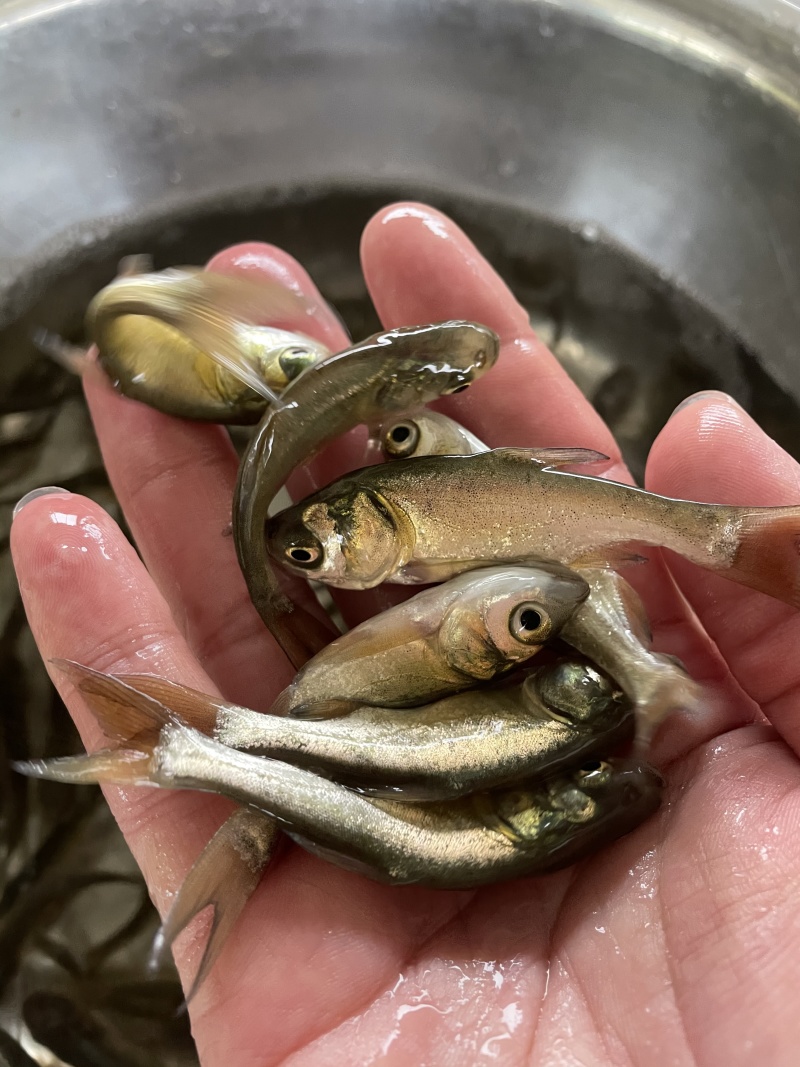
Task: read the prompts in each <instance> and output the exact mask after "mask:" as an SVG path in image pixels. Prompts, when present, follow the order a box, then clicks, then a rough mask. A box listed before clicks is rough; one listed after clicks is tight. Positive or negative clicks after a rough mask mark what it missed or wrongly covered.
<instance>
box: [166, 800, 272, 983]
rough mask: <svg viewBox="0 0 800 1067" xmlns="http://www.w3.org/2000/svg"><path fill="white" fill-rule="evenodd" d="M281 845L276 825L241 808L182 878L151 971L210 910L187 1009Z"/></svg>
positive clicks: (257, 813) (257, 814) (258, 814)
mask: <svg viewBox="0 0 800 1067" xmlns="http://www.w3.org/2000/svg"><path fill="white" fill-rule="evenodd" d="M279 840H280V832H279V829H278V825H277V823H275V822H274V821H273V820H272V819H270V818H269V817H268V816H267V815H263V814H262V813H261V812H257V811H252V810H251V809H249V808H239V810H238V811H235V812H234V813H233V815H231V816H230V818H228V819H227V820H226V821H225V822H224V823H223V824H222V826H221V827H220V828H219V830H217V832H216V833H215V834H214V836H213V837H212V838H211V840H210V841H209V842H208V844H207V845H206V847H205V848H204V849H203V851H202V852H201V853H200V855H199V856H198V857H197V859H196V860H195V862H194V864H193V866H192V868H191V870H190V871H189V873H188V874H187V875H186V878H185V880H184V882H183V885H182V886H181V887H180V889H179V890H178V895H177V897H176V898H175V903H174V904H173V905H172V907H171V908H170V911H169V914H168V915H167V917H166V919H165V920H164V923H163V925H162V927H161V929H160V930H159V932H158V934H157V935H156V938H155V941H154V943H153V949H152V952H151V956H150V968H151V970H155V969H156V968H157V967H158V965H159V964H160V962H161V960H162V959H163V957H164V954H165V953H166V952H167V951H168V950H169V948H170V947H171V946H172V944H173V942H174V941H175V939H176V937H178V935H179V934H180V933H181V931H182V930H185V929H186V927H187V926H188V925H189V923H190V922H191V921H192V919H194V918H195V916H196V915H199V914H200V912H201V911H204V910H205V909H206V908H208V907H210V908H212V909H213V919H212V923H211V929H210V931H209V935H208V941H207V942H206V946H205V948H204V949H203V954H202V957H201V959H200V964H199V966H198V968H197V971H196V972H195V976H194V978H193V980H192V984H191V987H190V989H189V992H188V994H187V996H186V1001H187V1003H190V1002H191V1000H192V998H193V997H194V995H195V994H196V993H197V990H198V989H199V988H200V986H201V985H202V984H203V981H204V979H205V978H206V976H207V975H208V973H209V971H210V970H211V968H212V967H213V966H214V963H215V962H216V960H217V957H218V956H219V954H220V952H221V950H222V946H223V945H224V944H225V941H226V940H227V938H228V935H229V934H230V932H231V930H232V929H233V927H234V926H235V924H236V922H237V920H238V918H239V916H240V915H241V913H242V911H243V910H244V906H245V904H246V903H247V901H248V900H249V899H250V897H251V896H252V895H253V893H254V892H255V889H256V887H257V885H258V883H259V880H260V878H261V875H262V873H263V871H264V868H265V867H266V866H267V864H268V863H269V861H270V860H271V858H272V856H273V855H274V853H275V850H276V847H277V844H278V842H279Z"/></svg>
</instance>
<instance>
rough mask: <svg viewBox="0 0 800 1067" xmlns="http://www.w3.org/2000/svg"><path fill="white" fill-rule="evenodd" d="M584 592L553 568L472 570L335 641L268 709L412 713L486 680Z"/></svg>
mask: <svg viewBox="0 0 800 1067" xmlns="http://www.w3.org/2000/svg"><path fill="white" fill-rule="evenodd" d="M588 591H589V587H588V585H587V584H586V582H585V581H584V579H583V578H581V577H580V576H578V575H577V574H576V573H575V572H574V571H571V570H569V569H568V568H567V567H563V566H561V565H560V564H552V563H543V564H541V565H540V566H534V565H532V566H530V567H487V568H486V569H485V570H480V571H472V572H470V573H469V574H465V575H462V576H460V577H458V578H454V579H453V580H452V581H450V582H447V583H445V584H444V585H440V586H437V587H436V588H434V589H427V590H425V591H424V592H422V593H419V594H417V596H415V597H412V598H411V599H410V600H407V601H405V603H403V604H398V605H397V606H395V607H393V608H390V609H389V610H388V611H385V612H383V613H382V614H380V615H377V616H375V617H374V618H372V619H369V620H367V621H366V622H363V623H361V625H360V626H356V627H355V628H354V629H352V630H350V631H348V633H346V634H344V635H343V636H342V637H339V638H337V640H335V641H333V642H332V643H331V644H329V645H327V646H326V647H325V648H323V649H322V651H321V652H318V653H317V655H316V656H315V657H314V658H313V659H311V660H309V662H308V663H306V665H305V666H304V667H302V668H301V669H300V671H299V672H298V674H297V675H296V676H295V678H294V680H293V682H292V683H291V685H289V686H288V687H287V688H286V689H285V690H284V692H283V693H282V694H281V695H280V696H279V697H278V699H277V701H276V703H275V704H274V705H273V707H272V708H271V709H270V710H271V712H272V713H273V714H275V715H286V714H289V715H294V716H298V717H303V718H328V717H330V716H332V715H343V714H346V713H347V712H349V711H351V710H352V709H353V707H354V706H358V705H360V704H376V705H379V706H381V707H413V706H415V705H419V704H423V703H426V702H428V701H430V700H434V699H435V698H437V697H440V696H445V695H446V694H448V693H453V692H457V691H458V690H460V689H466V688H469V687H470V686H473V685H476V684H477V683H479V682H487V681H490V680H491V679H492V678H494V677H496V676H498V675H500V674H503V673H505V672H507V671H509V670H511V669H513V667H515V666H516V665H517V664H519V663H522V662H524V661H525V660H528V659H530V657H531V656H534V655H535V654H536V653H537V652H538V651H539V649H540V648H541V647H542V645H543V644H545V642H547V641H548V640H549V639H550V638H552V637H555V636H556V635H557V634H558V633H559V631H560V630H561V628H562V626H563V625H564V623H565V622H566V621H567V619H569V617H570V616H571V615H572V613H573V611H574V610H575V608H576V607H577V606H578V604H580V603H581V601H582V600H584V599H585V597H586V595H587V593H588Z"/></svg>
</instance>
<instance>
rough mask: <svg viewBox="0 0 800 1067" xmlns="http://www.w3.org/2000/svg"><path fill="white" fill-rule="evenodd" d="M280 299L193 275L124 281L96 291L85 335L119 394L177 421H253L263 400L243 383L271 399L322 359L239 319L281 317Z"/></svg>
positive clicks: (312, 347) (267, 291) (305, 343)
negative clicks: (279, 315)
mask: <svg viewBox="0 0 800 1067" xmlns="http://www.w3.org/2000/svg"><path fill="white" fill-rule="evenodd" d="M286 294H287V291H286V290H283V289H282V288H281V287H279V286H277V285H274V284H271V283H268V282H266V281H264V282H263V283H256V282H253V281H251V280H249V279H243V278H236V277H229V276H225V275H220V274H213V273H211V272H206V271H200V270H182V271H176V270H170V271H164V272H161V273H155V274H141V275H137V276H133V277H131V276H129V275H128V276H125V277H121V278H118V279H117V280H116V281H114V282H112V283H111V284H110V285H108V286H106V288H105V289H103V290H101V292H100V293H98V294H97V296H96V297H95V298H94V300H93V301H92V303H91V304H90V306H89V310H88V312H87V329H88V332H89V334H90V336H91V338H92V340H93V341H94V343H95V344H96V345H97V348H98V353H99V360H100V363H101V365H102V366H103V368H104V370H105V371H106V373H107V374H108V375H109V377H110V378H111V380H112V381H113V382H114V384H115V386H116V387H117V388H118V389H119V390H120V392H122V393H124V395H125V396H129V397H132V398H133V399H135V400H140V401H142V402H143V403H146V404H149V405H150V406H151V407H155V408H158V409H159V410H160V411H165V412H167V413H168V414H171V415H177V416H179V417H182V418H191V419H200V420H206V421H210V422H223V423H248V422H256V421H258V419H259V418H261V416H262V415H263V413H264V409H265V407H266V406H267V404H268V402H269V398H268V395H265V391H264V389H263V388H262V389H260V390H259V389H258V388H253V387H252V384H248V383H252V382H253V380H254V379H255V383H256V385H257V384H258V383H259V382H260V383H261V384H262V385H263V386H265V387H266V390H267V391H268V392H271V393H273V394H275V395H278V394H279V393H281V392H283V390H284V389H285V388H286V386H287V385H288V384H289V382H290V381H292V380H293V379H294V378H296V377H297V376H298V375H299V374H300V373H302V371H303V370H306V369H307V368H308V367H310V366H311V365H313V364H314V363H317V362H319V361H320V360H322V359H325V358H326V357H327V356H329V355H330V352H329V350H328V349H327V348H326V347H325V346H324V345H322V344H320V343H319V342H317V341H313V340H311V338H309V337H306V336H304V335H302V334H295V333H290V332H288V331H286V330H280V329H277V328H275V327H272V326H258V325H253V324H252V323H251V322H249V321H246V319H247V318H254V317H256V316H261V317H268V316H269V315H270V313H271V312H274V313H276V314H280V313H284V314H286V313H287V312H288V311H289V310H290V309H291V307H293V306H294V304H295V303H296V302H297V298H296V297H294V296H293V295H292V294H288V295H286ZM240 316H242V317H240ZM220 357H222V358H223V362H220Z"/></svg>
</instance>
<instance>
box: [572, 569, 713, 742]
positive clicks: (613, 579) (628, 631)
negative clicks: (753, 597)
mask: <svg viewBox="0 0 800 1067" xmlns="http://www.w3.org/2000/svg"><path fill="white" fill-rule="evenodd" d="M581 573H582V574H583V576H584V577H585V578H586V580H587V582H588V583H589V588H590V590H591V592H590V594H589V597H588V599H587V600H586V601H585V602H584V603H583V604H581V605H579V607H578V608H577V610H576V611H575V613H574V614H573V615H572V616H571V618H570V619H568V620H567V622H566V623H565V625H564V627H563V628H562V631H561V637H562V639H563V640H564V641H566V642H567V643H568V644H570V645H572V647H573V648H576V649H577V650H578V651H579V652H582V653H583V654H584V655H585V656H587V657H588V658H589V659H591V660H592V661H593V662H594V663H596V664H597V665H598V667H600V668H601V669H602V670H604V671H605V672H606V673H607V674H609V675H610V676H611V677H612V678H613V679H614V680H615V681H616V682H617V684H618V685H619V686H621V688H622V689H623V691H624V692H625V694H626V696H627V697H628V698H629V699H630V701H631V702H632V703H633V705H634V707H635V709H636V735H637V743H638V744H640V745H643V746H646V745H647V744H649V742H650V739H651V737H652V735H653V733H654V732H655V729H656V727H657V726H658V725H659V723H661V722H662V721H663V720H664V719H665V718H666V717H667V716H668V715H669V714H670V713H671V712H673V711H679V710H689V711H698V710H699V709H700V708H701V707H702V705H703V701H704V695H703V689H702V687H701V686H700V685H698V683H697V682H695V681H694V680H693V679H692V678H690V676H689V675H688V674H687V672H686V669H685V667H684V666H683V665H682V664H681V663H680V662H679V661H678V660H676V659H675V657H673V656H668V655H664V654H662V653H658V652H651V651H650V646H651V644H652V634H651V632H650V624H649V622H648V619H647V615H646V613H645V609H644V605H643V604H642V602H641V600H640V599H639V595H638V593H637V592H636V590H635V589H634V588H633V587H632V586H631V585H630V584H629V583H628V582H627V581H626V580H625V579H624V578H622V577H621V576H620V575H619V574H617V573H616V572H615V571H613V570H609V569H604V568H600V567H593V568H586V569H582V571H581Z"/></svg>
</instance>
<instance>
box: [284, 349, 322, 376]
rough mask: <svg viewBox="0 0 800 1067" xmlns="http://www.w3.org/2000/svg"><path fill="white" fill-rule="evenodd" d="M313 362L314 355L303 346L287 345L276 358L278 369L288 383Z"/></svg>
mask: <svg viewBox="0 0 800 1067" xmlns="http://www.w3.org/2000/svg"><path fill="white" fill-rule="evenodd" d="M313 362H314V353H313V352H312V351H311V349H310V348H306V347H305V346H304V345H289V347H288V348H285V349H284V350H283V351H282V352H281V354H280V356H279V357H278V363H279V365H280V368H281V370H282V371H283V373H284V374H285V375H286V378H287V380H288V381H292V380H293V379H294V378H297V377H298V375H300V374H302V372H303V371H304V370H305V369H306V367H308V366H310V365H311V364H312V363H313Z"/></svg>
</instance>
